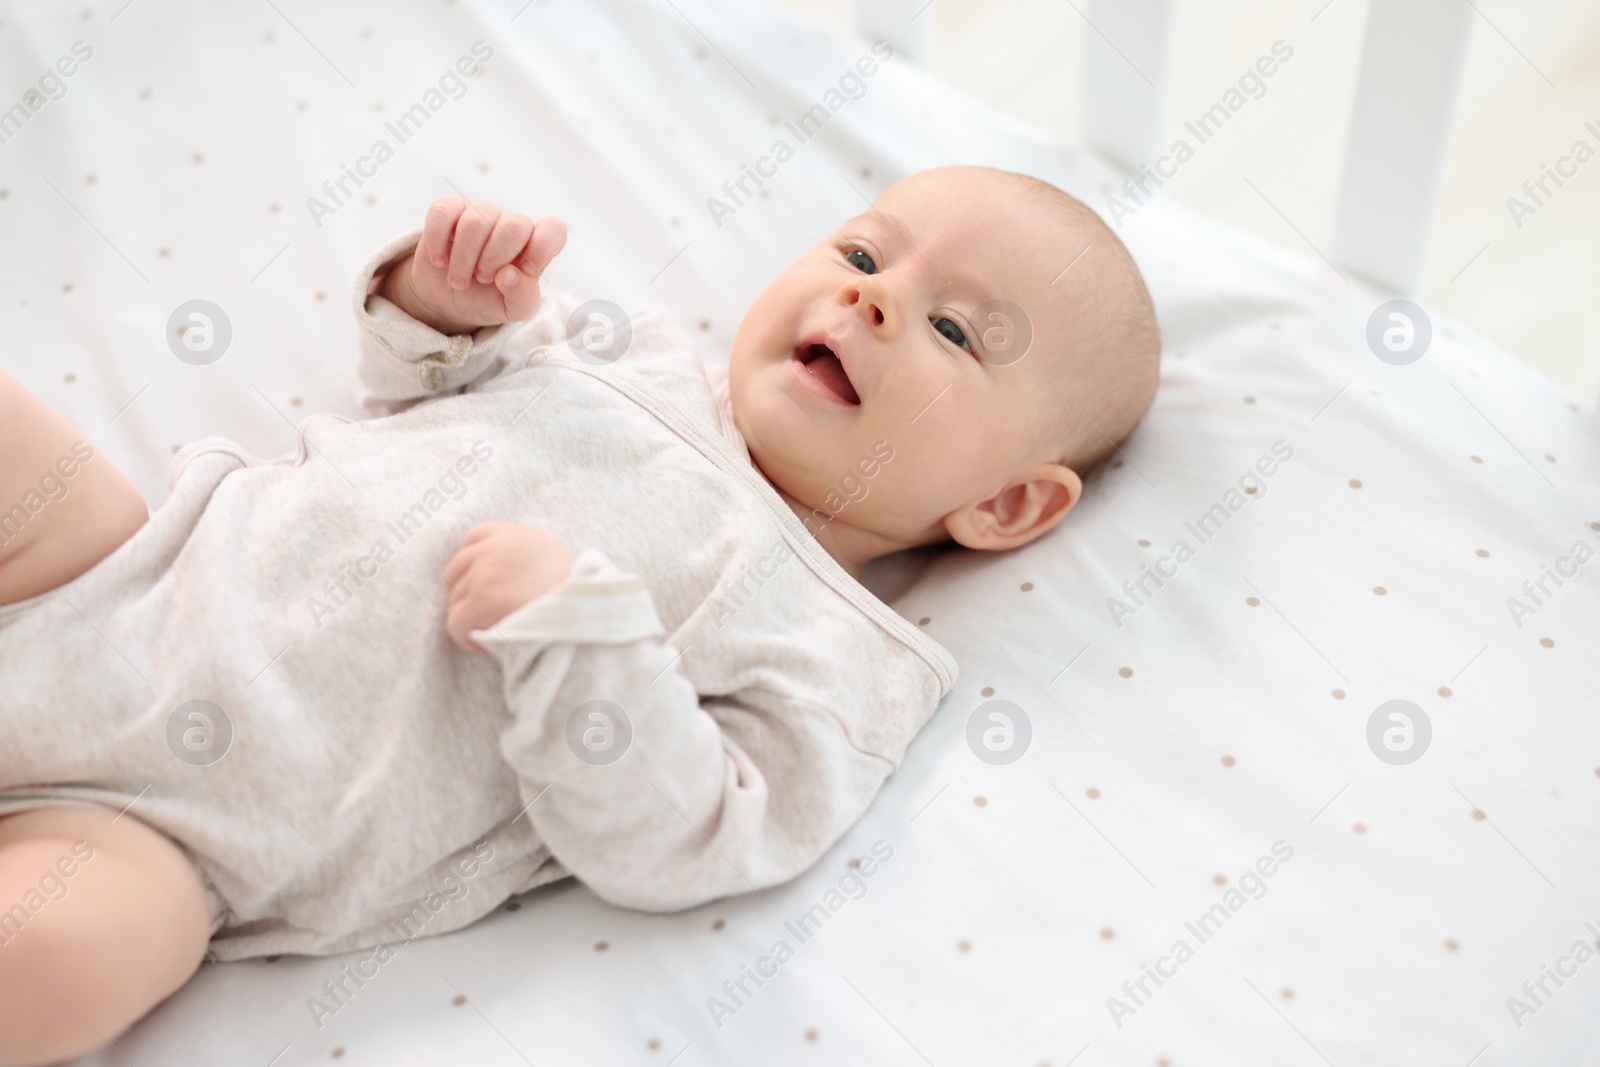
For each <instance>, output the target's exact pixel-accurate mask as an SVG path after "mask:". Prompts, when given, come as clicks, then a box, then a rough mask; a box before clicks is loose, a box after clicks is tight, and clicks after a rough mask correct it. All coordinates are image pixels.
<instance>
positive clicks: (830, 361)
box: [794, 343, 861, 404]
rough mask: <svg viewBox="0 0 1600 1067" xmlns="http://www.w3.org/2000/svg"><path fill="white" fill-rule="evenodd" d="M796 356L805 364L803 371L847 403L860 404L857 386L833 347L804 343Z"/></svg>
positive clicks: (798, 348)
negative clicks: (852, 383) (845, 370)
mask: <svg viewBox="0 0 1600 1067" xmlns="http://www.w3.org/2000/svg"><path fill="white" fill-rule="evenodd" d="M794 358H795V359H797V360H799V361H800V362H801V364H803V372H804V373H806V374H809V375H811V377H812V378H814V379H816V380H817V381H818V382H820V383H822V386H823V387H824V388H825V389H827V390H828V391H829V392H830V393H832V394H833V395H834V396H837V397H838V398H839V399H840V400H842V401H844V402H845V403H846V404H860V403H861V397H860V396H859V395H858V394H857V393H856V387H855V386H853V385H851V384H850V376H849V375H848V374H846V373H845V372H844V364H843V363H841V362H839V357H838V356H837V355H835V354H834V351H833V349H831V348H829V347H828V346H827V345H825V344H820V343H818V344H802V345H798V346H797V347H796V348H795V350H794Z"/></svg>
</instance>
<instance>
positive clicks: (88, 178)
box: [83, 174, 94, 185]
mask: <svg viewBox="0 0 1600 1067" xmlns="http://www.w3.org/2000/svg"><path fill="white" fill-rule="evenodd" d="M83 184H85V185H93V184H94V175H93V174H85V175H84V176H83Z"/></svg>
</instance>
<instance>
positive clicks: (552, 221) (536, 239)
mask: <svg viewBox="0 0 1600 1067" xmlns="http://www.w3.org/2000/svg"><path fill="white" fill-rule="evenodd" d="M566 246H567V224H566V223H564V222H562V221H561V220H560V219H558V218H556V217H555V216H553V215H550V216H546V217H545V218H542V219H540V220H539V221H538V222H536V223H534V224H533V235H532V236H531V237H529V238H528V243H527V245H526V246H525V247H524V248H523V250H522V255H520V256H518V257H517V258H516V266H517V268H518V269H519V270H521V271H522V273H523V274H525V275H527V276H528V277H530V278H532V279H533V280H534V281H538V280H539V275H541V274H543V273H544V271H545V268H546V267H548V266H549V265H550V261H551V260H552V259H555V258H556V256H558V255H560V254H561V250H562V249H563V248H565V247H566Z"/></svg>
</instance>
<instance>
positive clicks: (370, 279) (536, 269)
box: [353, 198, 570, 415]
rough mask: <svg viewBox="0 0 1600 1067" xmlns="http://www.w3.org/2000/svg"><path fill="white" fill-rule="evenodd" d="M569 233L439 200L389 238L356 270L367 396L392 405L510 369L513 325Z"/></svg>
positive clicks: (384, 406) (532, 301)
mask: <svg viewBox="0 0 1600 1067" xmlns="http://www.w3.org/2000/svg"><path fill="white" fill-rule="evenodd" d="M565 242H566V227H565V226H563V225H562V223H561V221H560V220H559V219H554V218H546V219H540V220H539V221H538V222H534V221H533V220H532V219H530V218H528V217H527V216H526V215H517V214H514V213H510V212H503V211H501V210H500V209H499V208H497V207H495V206H493V205H492V204H485V203H482V202H481V201H472V202H469V201H466V200H462V199H459V198H454V199H448V200H440V201H438V202H436V203H435V204H434V205H433V206H432V207H430V208H429V209H428V214H427V217H426V220H425V223H424V226H423V228H422V229H421V230H417V231H413V232H412V233H410V234H407V235H405V236H403V237H400V238H397V239H396V240H394V241H392V242H390V243H389V244H388V245H387V246H385V247H384V248H383V249H381V250H380V251H379V252H378V254H377V255H375V256H374V257H373V258H372V259H371V260H369V261H368V264H367V267H366V268H365V269H364V270H363V271H362V273H361V275H360V276H359V277H358V281H357V284H356V288H355V292H354V293H353V297H354V311H355V316H356V321H357V322H358V323H359V324H360V326H361V355H360V359H359V360H358V362H357V366H356V373H357V379H358V382H359V386H358V389H357V397H358V399H359V400H360V401H361V403H362V405H363V406H364V407H366V408H367V409H368V410H370V411H373V412H375V413H377V414H383V415H387V414H393V413H394V412H396V411H400V410H402V409H404V408H406V407H408V406H410V405H411V404H414V403H416V402H417V401H419V400H422V399H425V398H427V397H430V396H434V395H437V394H441V393H448V392H454V391H459V390H460V389H462V388H463V387H467V386H471V385H472V384H473V383H475V382H478V381H479V380H480V379H483V378H487V377H492V376H494V375H495V374H497V373H500V372H501V371H503V370H504V369H505V363H504V361H503V360H502V359H501V358H500V356H501V349H502V348H503V347H505V342H506V341H507V339H508V337H509V336H510V334H511V332H512V324H514V323H518V322H521V321H522V320H524V319H527V318H528V317H529V316H530V315H533V314H534V312H535V310H536V309H537V308H538V307H539V303H540V299H541V295H542V294H541V293H540V286H539V279H540V277H541V275H542V274H543V273H544V270H545V268H546V267H548V266H549V265H550V261H551V260H552V259H553V258H554V257H555V256H556V254H557V253H558V252H560V251H561V248H562V246H563V244H564V243H565ZM549 303H551V302H550V301H546V304H549ZM560 310H561V309H560V308H555V309H553V310H552V312H551V313H552V315H556V314H558V313H559V312H560ZM569 310H570V309H569ZM563 321H564V320H563ZM546 332H548V331H546Z"/></svg>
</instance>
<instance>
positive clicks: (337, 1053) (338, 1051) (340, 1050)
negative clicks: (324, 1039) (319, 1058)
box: [328, 1045, 344, 1060]
mask: <svg viewBox="0 0 1600 1067" xmlns="http://www.w3.org/2000/svg"><path fill="white" fill-rule="evenodd" d="M328 1055H330V1056H332V1057H333V1058H334V1059H336V1060H337V1059H339V1058H341V1057H343V1056H344V1046H343V1045H340V1046H339V1047H338V1048H336V1049H334V1050H333V1051H332V1052H330V1053H328Z"/></svg>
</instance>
